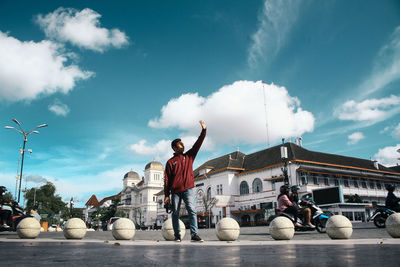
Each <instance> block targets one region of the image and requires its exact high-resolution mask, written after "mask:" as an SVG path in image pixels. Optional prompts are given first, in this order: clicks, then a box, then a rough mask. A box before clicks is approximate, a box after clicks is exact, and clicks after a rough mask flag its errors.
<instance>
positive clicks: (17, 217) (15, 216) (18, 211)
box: [0, 201, 32, 232]
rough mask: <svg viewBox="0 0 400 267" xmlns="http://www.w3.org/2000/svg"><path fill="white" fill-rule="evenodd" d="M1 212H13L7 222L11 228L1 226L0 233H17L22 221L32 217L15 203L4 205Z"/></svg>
mask: <svg viewBox="0 0 400 267" xmlns="http://www.w3.org/2000/svg"><path fill="white" fill-rule="evenodd" d="M0 210H9V211H11V219H9V220H8V221H7V225H8V226H10V227H9V228H6V227H3V226H0V232H4V231H14V232H15V231H17V225H18V224H19V222H20V221H22V219H25V218H26V217H32V216H30V215H26V214H25V213H24V210H23V209H22V207H20V206H19V205H18V202H16V201H13V202H11V203H3V204H2V206H1V208H0Z"/></svg>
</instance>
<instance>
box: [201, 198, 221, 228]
mask: <svg viewBox="0 0 400 267" xmlns="http://www.w3.org/2000/svg"><path fill="white" fill-rule="evenodd" d="M217 202H218V199H216V198H215V197H211V198H207V196H205V195H203V196H202V203H203V207H204V211H205V212H208V216H207V221H208V228H210V227H211V220H210V213H211V209H212V208H213V207H214V206H215V204H217Z"/></svg>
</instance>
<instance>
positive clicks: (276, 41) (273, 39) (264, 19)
mask: <svg viewBox="0 0 400 267" xmlns="http://www.w3.org/2000/svg"><path fill="white" fill-rule="evenodd" d="M299 6H300V1H296V0H291V1H288V0H285V1H284V0H266V1H265V2H264V6H263V11H262V13H261V14H260V15H259V17H258V24H259V25H258V29H257V31H256V32H255V33H254V34H253V35H252V36H251V39H252V44H251V46H250V48H249V50H248V57H247V61H248V64H249V66H250V67H256V66H257V64H258V63H259V62H260V61H267V60H268V59H271V58H273V57H274V56H275V55H276V54H277V53H278V52H279V50H280V48H281V47H282V46H283V45H284V43H285V41H286V38H287V35H288V33H289V32H290V30H291V28H292V26H293V25H294V23H295V22H296V20H297V17H298V13H299ZM268 57H270V58H268Z"/></svg>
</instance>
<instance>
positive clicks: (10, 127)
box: [4, 126, 24, 135]
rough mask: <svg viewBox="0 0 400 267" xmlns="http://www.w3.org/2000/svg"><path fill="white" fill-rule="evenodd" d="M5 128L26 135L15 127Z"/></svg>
mask: <svg viewBox="0 0 400 267" xmlns="http://www.w3.org/2000/svg"><path fill="white" fill-rule="evenodd" d="M4 128H6V129H13V130H16V131H17V132H19V133H20V134H22V135H24V132H21V131H20V130H18V129H16V128H15V127H12V126H5V127H4Z"/></svg>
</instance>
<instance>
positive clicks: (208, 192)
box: [207, 187, 211, 200]
mask: <svg viewBox="0 0 400 267" xmlns="http://www.w3.org/2000/svg"><path fill="white" fill-rule="evenodd" d="M210 199H211V187H209V188H208V189H207V200H210Z"/></svg>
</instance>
